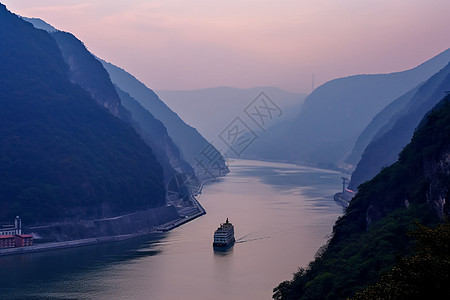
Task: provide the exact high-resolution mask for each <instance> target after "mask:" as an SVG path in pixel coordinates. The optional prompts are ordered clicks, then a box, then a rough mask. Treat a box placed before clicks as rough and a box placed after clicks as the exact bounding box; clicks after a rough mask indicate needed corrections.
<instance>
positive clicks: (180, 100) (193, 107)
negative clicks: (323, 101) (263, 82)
mask: <svg viewBox="0 0 450 300" xmlns="http://www.w3.org/2000/svg"><path fill="white" fill-rule="evenodd" d="M261 92H263V93H265V94H267V95H268V96H269V97H270V99H272V101H274V102H275V103H276V104H277V105H278V106H279V107H280V109H281V110H282V112H283V113H282V115H281V117H280V118H277V120H275V121H276V122H277V123H278V122H280V121H282V120H286V119H292V118H294V117H295V116H296V115H297V114H298V113H299V112H300V108H301V106H302V104H303V100H304V99H305V97H306V95H305V94H300V93H291V92H288V91H285V90H282V89H280V88H276V87H254V88H248V89H239V88H232V87H217V88H208V89H199V90H181V91H170V90H158V91H156V93H157V94H158V95H159V97H160V98H161V99H162V100H163V101H164V102H165V103H166V104H167V105H168V106H169V107H170V108H171V109H172V110H174V111H176V112H177V113H178V114H179V115H180V117H181V118H182V119H183V120H184V121H186V123H188V124H190V125H191V126H194V127H195V128H197V130H198V131H199V132H200V133H201V134H202V135H203V136H204V137H205V138H206V139H207V140H208V141H210V142H211V141H214V143H217V142H219V137H218V136H219V134H220V133H221V132H222V130H223V129H224V128H225V127H226V126H227V125H228V124H229V123H230V122H231V121H232V120H233V119H234V118H236V117H237V116H240V115H242V114H243V111H244V109H245V108H246V107H247V106H248V105H249V104H251V103H252V101H254V100H255V98H257V96H258V95H259V94H260V93H261ZM274 124H275V123H274ZM274 124H272V125H274Z"/></svg>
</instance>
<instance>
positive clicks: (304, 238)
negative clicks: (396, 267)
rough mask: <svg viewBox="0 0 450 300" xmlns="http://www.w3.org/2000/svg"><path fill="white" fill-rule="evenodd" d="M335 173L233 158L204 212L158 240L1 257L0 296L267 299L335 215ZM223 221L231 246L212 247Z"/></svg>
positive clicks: (211, 187)
mask: <svg viewBox="0 0 450 300" xmlns="http://www.w3.org/2000/svg"><path fill="white" fill-rule="evenodd" d="M339 189H340V173H337V172H334V171H328V170H321V169H314V168H309V167H302V166H296V165H291V164H280V163H268V162H261V161H249V160H235V161H233V162H232V164H231V173H230V174H229V175H228V176H226V177H225V178H221V179H220V180H218V181H217V182H214V183H210V184H208V185H206V186H205V188H204V190H203V194H201V195H200V197H199V201H200V203H201V204H202V205H203V206H204V208H205V209H206V211H207V214H206V215H205V216H202V217H200V218H198V219H196V220H194V221H192V222H190V223H188V224H186V225H183V226H182V227H179V228H177V229H175V230H173V231H171V232H168V233H164V234H155V235H151V236H145V237H140V238H137V239H134V240H129V241H125V242H120V243H112V244H103V245H95V246H89V247H83V248H74V249H67V250H61V251H53V252H42V253H35V254H29V255H19V256H11V257H0V264H1V265H2V268H1V270H0V276H1V278H2V281H1V282H0V297H1V298H13V299H14V298H15V299H21V298H27V299H33V298H35V299H42V298H43V299H46V298H49V299H50V298H58V299H157V300H158V299H270V298H271V295H272V289H273V288H274V287H275V286H276V285H278V283H280V282H281V281H283V280H288V279H290V278H291V277H292V273H293V272H295V271H296V270H297V267H300V266H306V265H307V263H308V262H309V261H310V260H311V259H312V258H313V257H314V254H315V252H316V251H317V250H318V248H319V247H320V246H322V245H323V244H324V243H325V242H326V240H327V236H329V234H330V233H331V231H332V225H333V224H334V221H335V220H336V218H337V217H338V216H339V215H340V214H342V209H341V207H339V206H338V205H336V203H335V202H334V201H333V197H332V195H333V193H335V192H336V191H338V190H339ZM226 218H229V220H230V222H232V223H233V224H234V226H235V236H236V241H237V242H236V243H235V245H234V246H233V247H232V248H231V249H229V251H227V252H215V251H213V248H212V238H213V233H214V230H215V229H216V228H217V227H218V225H219V223H221V222H224V221H225V219H226Z"/></svg>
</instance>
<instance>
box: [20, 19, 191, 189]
mask: <svg viewBox="0 0 450 300" xmlns="http://www.w3.org/2000/svg"><path fill="white" fill-rule="evenodd" d="M28 21H29V22H32V24H33V25H35V24H34V22H37V24H36V25H35V26H40V25H41V22H43V21H41V22H38V21H39V19H31V20H30V19H28ZM45 24H46V23H45ZM50 34H51V36H52V37H53V38H55V40H56V42H57V44H58V46H59V47H60V49H61V52H62V54H63V58H64V61H65V62H66V63H67V64H68V66H69V71H70V72H69V74H70V79H71V80H72V81H73V82H75V83H77V84H78V85H80V86H81V87H82V88H84V89H85V90H86V91H88V92H89V93H90V95H91V96H92V97H93V98H94V99H95V100H96V101H97V103H98V104H100V105H102V106H104V107H105V108H107V109H108V110H109V111H110V112H111V113H112V114H113V115H115V116H117V117H119V118H120V119H122V120H123V121H124V122H126V123H128V124H129V125H130V126H132V127H133V128H135V130H136V131H137V132H138V133H139V134H140V135H141V137H142V138H143V140H144V141H145V142H146V143H147V144H148V145H149V146H150V147H151V148H152V149H153V152H154V154H155V156H156V158H157V160H158V162H159V163H160V164H161V165H162V167H163V169H164V178H165V182H166V183H167V182H168V181H170V179H171V178H172V177H173V176H175V174H176V173H177V172H181V173H186V174H192V173H193V170H192V168H191V167H190V166H189V164H188V163H186V162H185V161H183V160H182V158H181V155H180V151H179V150H178V148H177V147H176V146H175V145H174V144H173V142H172V139H171V138H170V137H169V135H168V133H167V130H166V128H165V126H164V125H163V124H162V123H161V122H160V121H159V120H157V119H155V118H154V117H153V115H152V114H151V113H150V112H149V111H147V110H146V109H144V108H143V107H142V106H141V105H140V104H138V103H136V100H134V99H132V98H131V97H130V96H129V95H128V94H126V93H125V92H123V91H121V90H120V89H119V90H117V91H116V87H115V86H114V85H113V83H112V82H111V80H110V78H109V74H108V72H107V71H106V70H105V68H104V67H103V65H102V63H101V62H100V61H99V60H98V59H97V58H95V57H94V56H93V55H92V54H91V53H90V52H89V51H88V50H87V49H86V47H85V46H84V44H83V43H82V42H81V41H80V40H78V39H77V38H76V37H75V36H74V35H72V34H70V33H67V32H61V31H57V30H56V31H52V32H51V33H50Z"/></svg>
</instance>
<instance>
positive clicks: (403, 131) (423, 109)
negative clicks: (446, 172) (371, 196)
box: [349, 64, 450, 189]
mask: <svg viewBox="0 0 450 300" xmlns="http://www.w3.org/2000/svg"><path fill="white" fill-rule="evenodd" d="M448 90H450V64H448V65H447V66H446V67H444V68H443V69H442V70H440V71H439V72H438V73H436V74H435V75H433V76H432V77H430V78H429V79H428V80H427V81H426V82H425V83H423V84H422V85H421V86H420V87H417V88H414V89H413V90H411V92H409V93H407V94H406V95H405V96H404V97H403V98H405V99H406V100H408V101H406V102H405V103H404V104H403V105H402V106H400V107H398V108H397V109H392V110H391V114H392V116H391V117H390V118H388V119H385V120H384V125H383V126H380V129H379V130H378V132H377V133H376V134H375V135H374V137H373V139H372V140H371V142H370V143H369V144H368V145H367V147H366V148H365V150H364V152H363V154H362V157H361V160H360V161H359V162H358V165H357V167H356V169H355V171H354V172H353V174H352V179H351V182H350V184H349V187H350V188H351V189H356V188H357V187H358V185H360V184H361V183H363V182H364V181H366V180H369V179H370V178H372V177H373V176H375V174H377V173H378V172H379V171H380V170H381V168H383V167H387V166H389V165H391V164H392V163H394V162H395V161H396V160H397V156H398V154H399V153H400V151H401V150H402V148H403V147H404V146H406V144H408V142H409V141H410V140H411V138H412V136H413V133H414V130H415V128H416V127H417V126H418V125H419V122H420V120H421V119H422V118H423V117H424V115H425V114H426V113H427V112H428V111H430V110H431V109H432V108H433V107H434V106H435V105H436V104H437V103H438V102H439V101H440V99H442V98H443V97H444V96H445V95H446V92H447V91H448ZM405 99H402V98H399V100H397V101H402V102H404V100H405ZM388 109H391V107H387V108H386V110H388ZM386 110H385V111H386ZM385 111H382V112H381V113H380V114H382V113H386V112H385Z"/></svg>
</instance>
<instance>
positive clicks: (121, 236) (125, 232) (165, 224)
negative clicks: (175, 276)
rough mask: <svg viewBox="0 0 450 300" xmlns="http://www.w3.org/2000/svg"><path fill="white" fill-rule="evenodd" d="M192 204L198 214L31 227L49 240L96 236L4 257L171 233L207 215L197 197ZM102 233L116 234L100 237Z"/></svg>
mask: <svg viewBox="0 0 450 300" xmlns="http://www.w3.org/2000/svg"><path fill="white" fill-rule="evenodd" d="M190 200H191V201H192V203H193V204H194V205H193V208H195V210H194V209H191V210H189V211H190V212H191V215H180V214H178V212H177V211H176V209H175V208H174V207H173V206H167V207H164V208H157V209H150V210H146V211H143V212H137V213H133V214H127V215H123V216H118V217H114V218H106V219H99V220H90V221H80V222H75V223H61V224H54V225H46V226H40V227H31V228H30V230H31V232H32V233H33V234H34V235H39V234H40V235H42V234H44V235H45V236H46V237H47V238H49V237H53V238H62V236H63V235H65V234H67V233H68V232H72V233H74V232H78V236H80V235H81V234H82V235H84V236H90V235H94V236H93V237H87V238H79V239H73V240H65V241H57V242H49V243H37V244H35V245H33V246H28V247H20V248H19V247H18V248H6V249H0V256H5V255H14V254H25V253H33V252H41V251H51V250H58V249H66V248H72V247H82V246H89V245H93V244H100V243H111V242H119V241H124V240H127V239H131V238H135V237H138V236H143V235H147V234H151V233H156V232H164V231H170V230H172V229H174V228H176V227H178V226H181V225H183V224H185V223H187V222H189V221H192V220H194V219H196V218H198V217H200V216H201V215H204V214H206V211H205V209H204V208H203V207H202V206H201V205H200V203H198V201H197V199H196V198H195V197H194V196H191V197H190ZM133 231H134V232H133ZM63 232H65V234H63ZM99 233H113V234H110V235H103V236H97V235H98V234H99ZM114 233H115V234H114Z"/></svg>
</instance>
